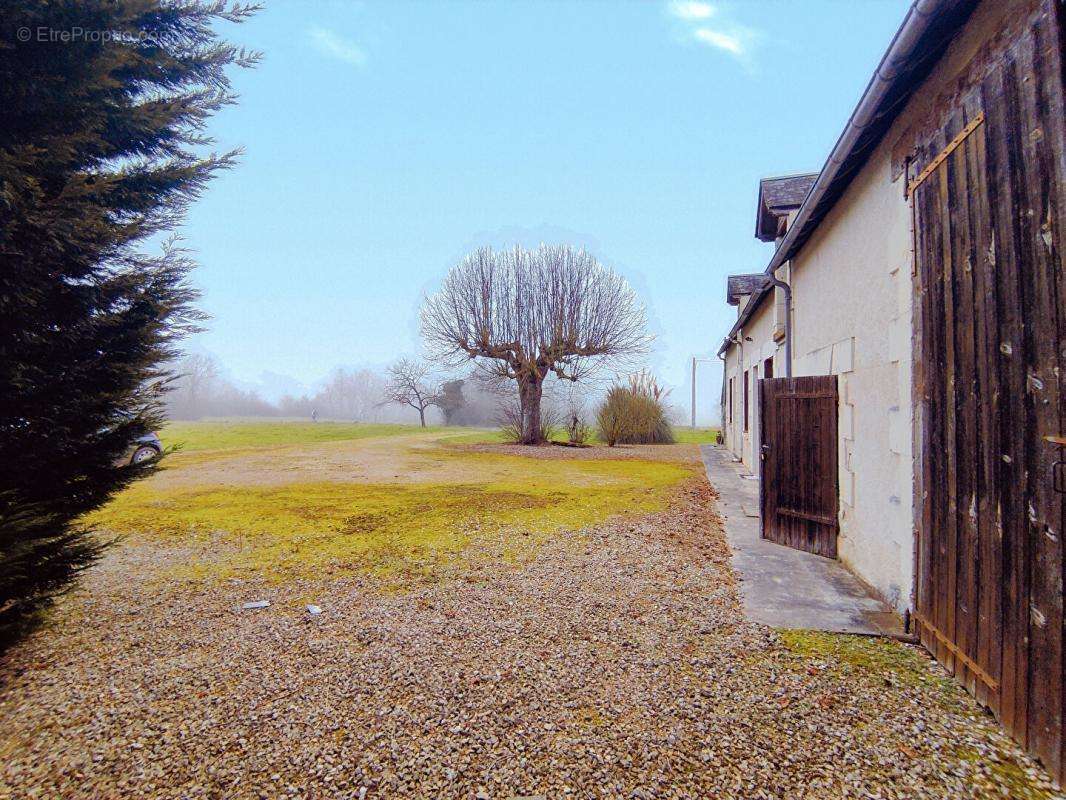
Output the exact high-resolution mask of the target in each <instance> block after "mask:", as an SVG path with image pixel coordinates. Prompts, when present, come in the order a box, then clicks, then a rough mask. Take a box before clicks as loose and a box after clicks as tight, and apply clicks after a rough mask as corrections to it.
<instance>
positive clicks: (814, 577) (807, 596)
mask: <svg viewBox="0 0 1066 800" xmlns="http://www.w3.org/2000/svg"><path fill="white" fill-rule="evenodd" d="M700 451H701V453H702V455H703V463H704V466H706V468H707V477H708V479H709V480H710V482H711V485H712V486H714V487H715V489H717V490H718V495H719V499H718V506H719V509H720V511H721V513H722V516H723V517H724V519H725V531H726V538H727V539H728V540H729V545H730V547H732V549H733V568H734V569H735V570H736V571H737V573H738V575H739V576H740V579H741V593H742V595H743V597H744V611H745V613H746V614H747V615H748V617H749V618H751V619H753V620H755V621H756V622H761V623H763V624H764V625H770V626H773V627H775V628H810V629H814V630H823V631H832V632H834V633H860V634H869V635H880V636H894V637H902V636H903V626H902V623H901V620H900V618H899V617H898V616H897V615H896V614H895V613H893V612H892V611H891V609H889V607H888V606H886V605H885V604H884V603H883V602H881V601H880V600H878V599H877V598H876V597H874V596H873V595H872V594H871V593H870V591H869V590H868V589H867V588H866V586H865V585H863V583H862V582H861V581H860V580H859V579H858V578H856V577H855V576H854V575H852V574H851V573H850V572H848V570H846V569H845V568H844V567H843V566H842V565H841V564H840V562H839V561H835V560H832V559H828V558H823V557H822V556H816V555H814V554H813V553H805V552H803V551H801V550H794V549H793V548H791V547H784V546H783V545H779V544H774V543H773V542H768V541H766V540H765V539H763V538H762V537H761V536H760V533H759V481H758V479H754V478H752V477H751V476H748V477H744V476H746V475H748V472H747V469H746V468H745V467H744V465H743V464H738V463H736V462H734V461H733V457H732V454H730V453H729V452H728V451H727V450H725V449H723V448H718V447H714V446H712V445H702V446H701V447H700Z"/></svg>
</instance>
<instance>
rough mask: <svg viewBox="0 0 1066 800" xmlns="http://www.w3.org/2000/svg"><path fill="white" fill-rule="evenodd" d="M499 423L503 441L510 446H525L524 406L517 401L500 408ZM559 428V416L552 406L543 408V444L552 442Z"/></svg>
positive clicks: (541, 438) (541, 419)
mask: <svg viewBox="0 0 1066 800" xmlns="http://www.w3.org/2000/svg"><path fill="white" fill-rule="evenodd" d="M497 422H498V424H499V426H500V432H501V433H502V434H503V439H504V441H505V442H508V443H509V444H525V442H524V441H523V439H522V406H521V405H519V403H518V401H517V400H514V401H513V402H510V403H506V404H504V405H502V406H500V411H499V417H498V418H497ZM558 428H559V414H558V413H557V412H556V410H555V409H554V408H552V407H551V406H548V405H545V406H541V409H540V439H539V441H541V442H550V441H551V438H552V436H554V435H555V432H556V430H558Z"/></svg>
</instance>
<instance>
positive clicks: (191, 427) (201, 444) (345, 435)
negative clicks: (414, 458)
mask: <svg viewBox="0 0 1066 800" xmlns="http://www.w3.org/2000/svg"><path fill="white" fill-rule="evenodd" d="M443 430H448V429H446V428H439V427H432V426H431V427H429V428H420V427H419V426H417V425H382V424H375V423H361V422H286V421H273V420H271V421H260V420H256V421H250V420H203V421H198V422H171V423H169V424H168V425H167V426H166V427H165V428H164V429H163V430H162V431H160V437H161V438H162V440H163V443H164V444H165V445H166V446H167V447H170V446H171V445H180V446H181V449H182V451H184V452H195V451H197V450H216V449H233V448H244V447H278V446H281V445H287V444H313V443H316V442H338V441H346V440H349V439H367V438H370V437H374V436H401V435H403V434H409V433H430V432H436V431H443ZM451 430H463V429H457V428H453V429H451ZM467 430H470V431H471V433H472V434H473V435H475V436H476V430H475V429H467Z"/></svg>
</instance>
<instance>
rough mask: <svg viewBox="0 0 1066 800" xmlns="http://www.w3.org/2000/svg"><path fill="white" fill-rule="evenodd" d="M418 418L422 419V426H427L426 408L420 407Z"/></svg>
mask: <svg viewBox="0 0 1066 800" xmlns="http://www.w3.org/2000/svg"><path fill="white" fill-rule="evenodd" d="M418 419H419V420H420V421H421V423H422V427H423V428H424V427H426V409H425V408H419V409H418Z"/></svg>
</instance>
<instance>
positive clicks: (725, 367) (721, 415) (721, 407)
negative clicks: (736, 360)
mask: <svg viewBox="0 0 1066 800" xmlns="http://www.w3.org/2000/svg"><path fill="white" fill-rule="evenodd" d="M718 357H719V358H720V359H722V397H721V398H720V399H719V401H718V419H719V420H720V423H721V426H722V444H726V436H725V433H726V430H727V429H726V422H727V421H726V418H725V402H726V401H725V398H726V384H727V383H728V382H729V363H728V362H727V361H726V360H725V356H724V355H723V354H722V352H721V351H719V352H718Z"/></svg>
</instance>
